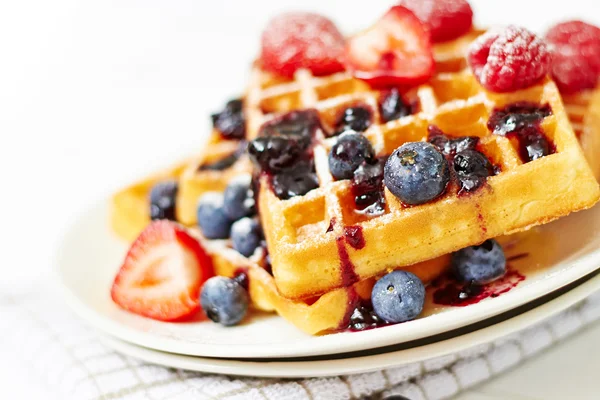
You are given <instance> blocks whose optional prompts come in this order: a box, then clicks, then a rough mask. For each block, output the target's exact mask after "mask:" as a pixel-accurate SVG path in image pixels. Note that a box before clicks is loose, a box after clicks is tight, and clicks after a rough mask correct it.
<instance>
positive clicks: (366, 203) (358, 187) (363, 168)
mask: <svg viewBox="0 0 600 400" xmlns="http://www.w3.org/2000/svg"><path fill="white" fill-rule="evenodd" d="M383 164H384V162H383V161H378V162H376V163H373V164H368V163H366V162H365V163H362V164H361V165H360V166H359V167H358V168H357V169H356V171H354V177H353V178H352V194H353V195H354V203H355V204H356V208H357V210H358V211H360V212H361V213H362V214H366V215H368V216H377V215H381V214H383V213H384V212H385V197H384V195H383Z"/></svg>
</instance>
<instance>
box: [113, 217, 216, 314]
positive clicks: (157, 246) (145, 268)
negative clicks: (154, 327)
mask: <svg viewBox="0 0 600 400" xmlns="http://www.w3.org/2000/svg"><path fill="white" fill-rule="evenodd" d="M213 275H214V271H213V266H212V261H211V258H210V257H209V256H208V255H207V253H206V252H205V251H204V249H203V248H202V247H201V246H200V244H199V243H198V241H196V240H195V239H194V238H192V237H191V236H190V235H189V234H188V233H187V232H186V231H185V230H184V229H183V228H182V227H181V226H179V225H178V224H176V223H174V222H171V221H154V222H152V223H151V224H150V225H148V227H147V228H146V229H145V230H144V231H143V232H142V234H141V235H140V236H139V237H138V238H137V239H136V240H135V242H133V244H132V245H131V248H130V249H129V252H128V253H127V256H126V258H125V262H124V263H123V265H122V266H121V269H120V270H119V273H118V274H117V276H116V278H115V281H114V283H113V286H112V289H111V297H112V299H113V301H114V302H115V303H117V304H118V305H119V306H121V307H122V308H124V309H126V310H129V311H131V312H133V313H136V314H139V315H143V316H145V317H149V318H153V319H157V320H161V321H173V320H177V319H181V318H184V317H187V316H189V315H191V314H193V313H194V312H196V311H197V310H198V300H197V299H198V294H199V293H200V287H201V286H202V284H203V283H204V282H205V281H206V280H207V279H208V278H209V277H211V276H213Z"/></svg>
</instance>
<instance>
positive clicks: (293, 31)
mask: <svg viewBox="0 0 600 400" xmlns="http://www.w3.org/2000/svg"><path fill="white" fill-rule="evenodd" d="M343 56H344V37H343V36H342V34H341V33H340V31H339V30H338V29H337V28H336V26H335V25H334V23H333V22H331V21H330V20H329V19H328V18H326V17H324V16H322V15H319V14H315V13H309V12H289V13H283V14H280V15H278V16H276V17H274V18H273V19H271V20H270V21H269V22H268V24H267V27H266V28H265V30H264V31H263V34H262V37H261V55H260V61H261V65H262V67H263V68H264V69H265V70H267V71H271V72H274V73H276V74H278V75H282V76H286V77H289V78H291V77H293V76H294V73H295V72H296V70H298V69H300V68H307V69H309V70H310V71H312V73H313V74H314V75H317V76H321V75H329V74H332V73H335V72H340V71H343V70H344V66H343V64H342V62H341V60H342V58H343Z"/></svg>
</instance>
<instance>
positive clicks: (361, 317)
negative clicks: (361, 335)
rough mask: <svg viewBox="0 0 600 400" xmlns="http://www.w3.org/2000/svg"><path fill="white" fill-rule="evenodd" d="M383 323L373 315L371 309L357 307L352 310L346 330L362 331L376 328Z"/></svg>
mask: <svg viewBox="0 0 600 400" xmlns="http://www.w3.org/2000/svg"><path fill="white" fill-rule="evenodd" d="M384 323H385V322H384V321H382V320H381V318H379V317H378V316H377V314H375V311H373V309H372V308H369V307H366V306H364V305H359V306H358V307H356V308H355V309H354V311H353V312H352V315H351V316H350V321H349V323H348V329H350V330H352V331H364V330H367V329H372V328H377V327H378V326H381V325H383V324H384Z"/></svg>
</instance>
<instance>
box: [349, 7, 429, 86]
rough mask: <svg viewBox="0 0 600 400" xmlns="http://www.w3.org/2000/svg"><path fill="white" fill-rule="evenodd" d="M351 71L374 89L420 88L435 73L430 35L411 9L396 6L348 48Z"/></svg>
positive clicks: (357, 36)
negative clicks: (374, 87) (409, 86)
mask: <svg viewBox="0 0 600 400" xmlns="http://www.w3.org/2000/svg"><path fill="white" fill-rule="evenodd" d="M346 56H347V60H348V67H349V69H350V70H351V71H352V72H353V74H354V76H355V77H356V78H358V79H363V80H365V81H367V82H368V83H370V84H371V85H372V86H378V87H388V86H398V85H418V84H420V83H423V82H425V81H427V80H428V79H429V78H430V77H431V76H432V75H433V72H434V69H435V63H434V60H433V53H432V50H431V43H430V40H429V33H428V32H427V30H426V28H425V27H424V26H423V24H422V23H421V21H419V19H418V18H417V17H416V16H415V15H414V14H413V13H412V12H411V11H409V10H408V9H406V8H405V7H402V6H394V7H392V8H390V9H389V11H388V12H387V13H386V14H385V15H384V16H383V17H382V18H381V19H380V20H379V21H377V22H376V23H375V25H373V26H372V27H370V28H369V29H367V30H365V31H363V32H360V33H358V34H357V35H355V36H353V37H351V38H350V39H349V40H348V42H347V44H346Z"/></svg>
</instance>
